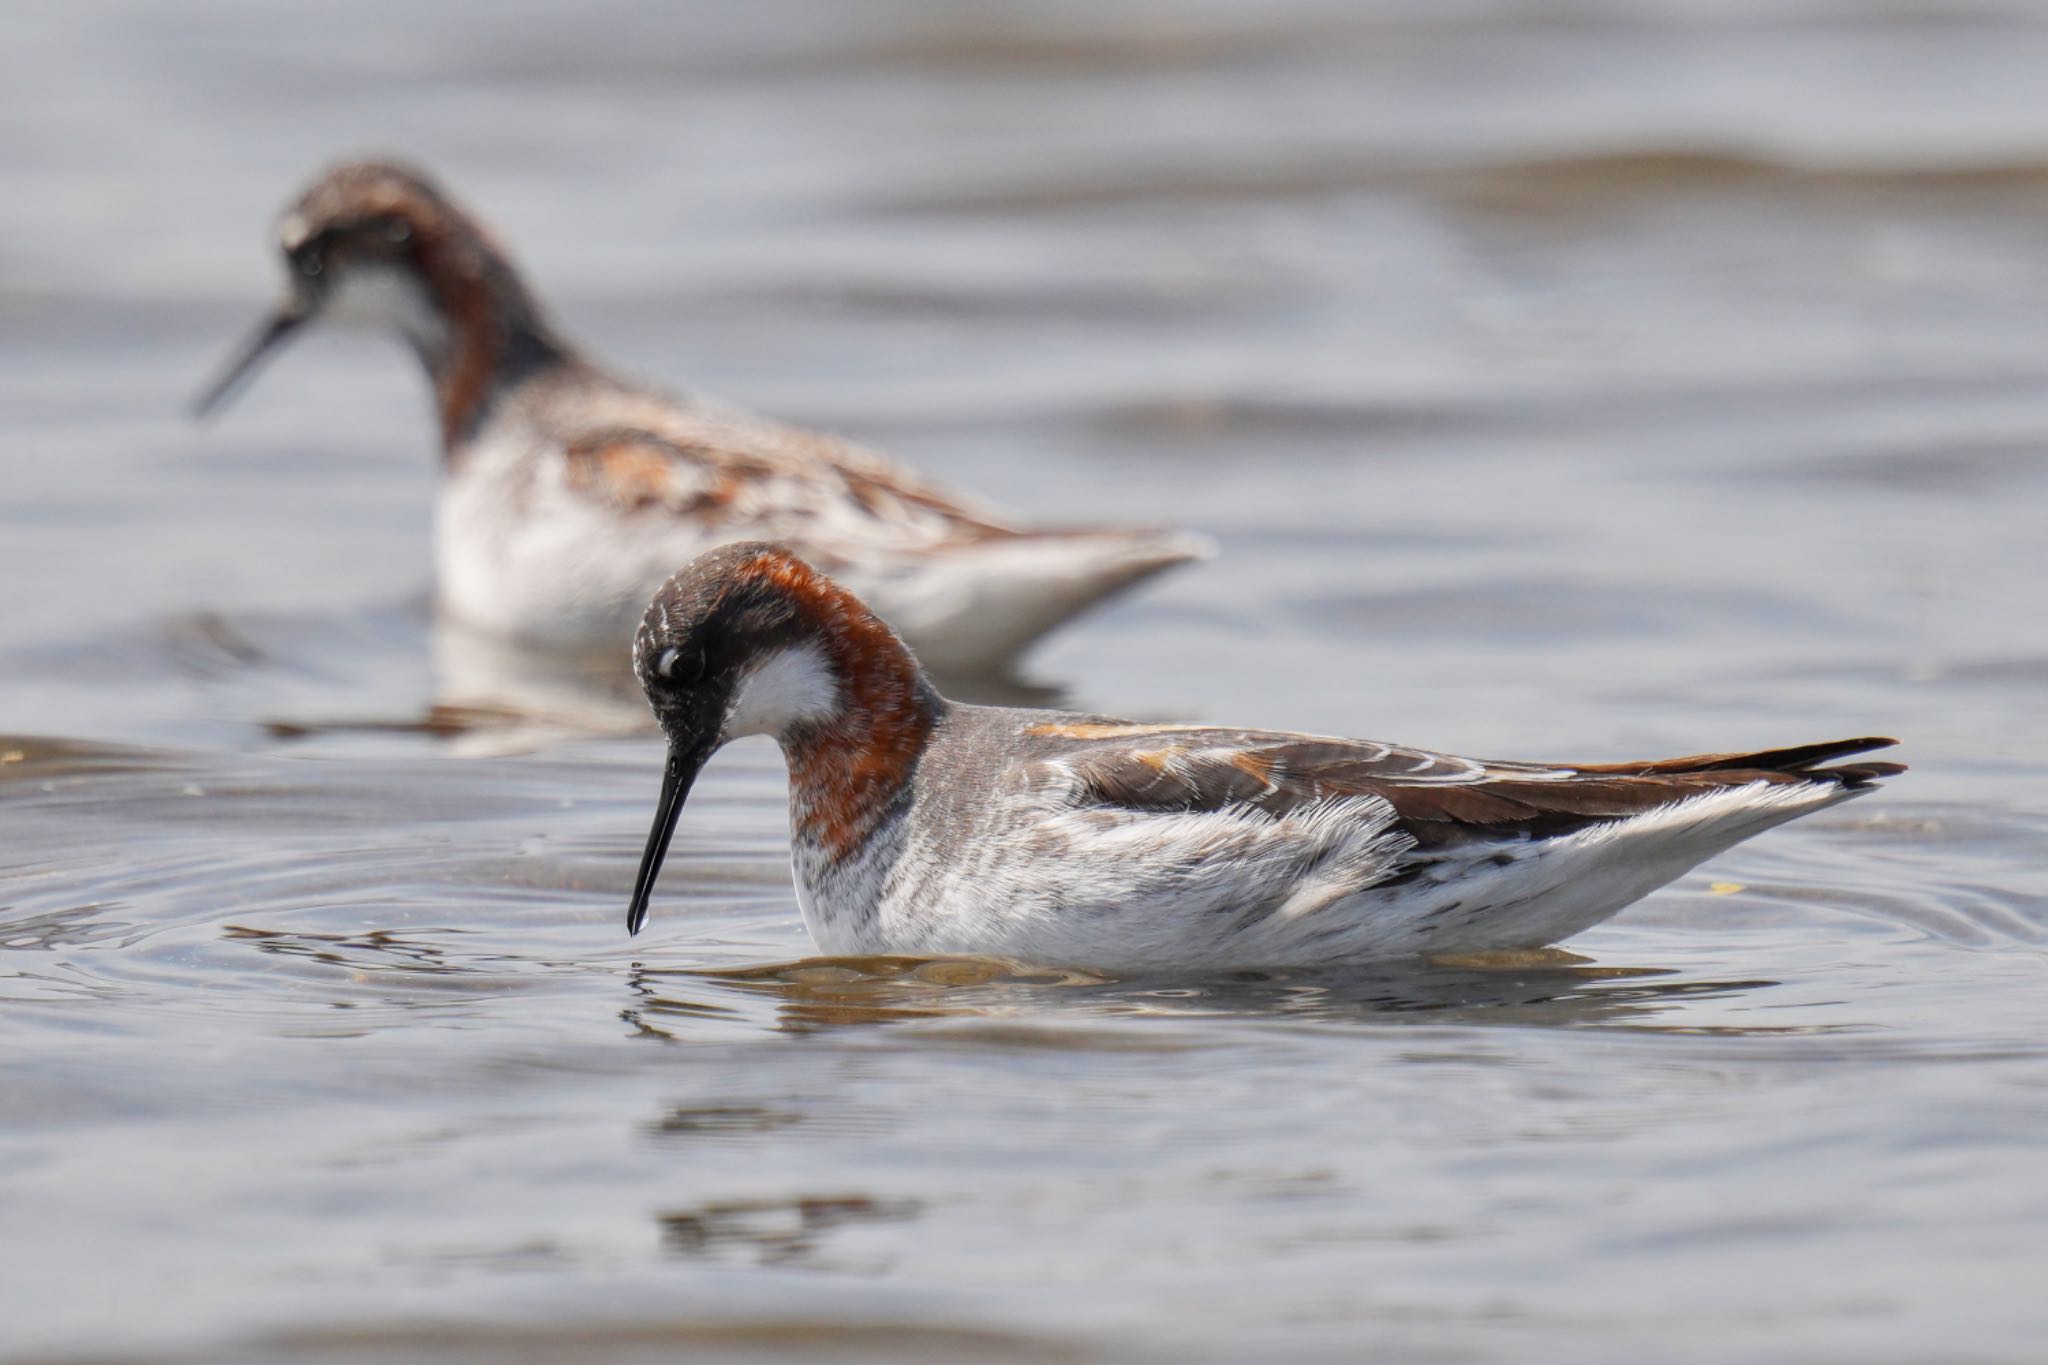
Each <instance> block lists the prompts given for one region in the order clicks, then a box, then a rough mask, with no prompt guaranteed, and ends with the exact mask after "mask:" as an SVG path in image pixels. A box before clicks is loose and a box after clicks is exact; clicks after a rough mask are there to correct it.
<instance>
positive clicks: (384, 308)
mask: <svg viewBox="0 0 2048 1365" xmlns="http://www.w3.org/2000/svg"><path fill="white" fill-rule="evenodd" d="M320 315H321V317H322V319H323V320H326V321H330V322H335V323H339V324H340V325H342V326H344V327H374V328H384V327H396V328H397V329H398V330H399V331H401V332H403V333H405V335H406V337H407V338H408V339H410V340H411V341H412V342H413V343H414V344H415V345H419V346H426V347H428V348H439V347H441V346H443V345H445V344H446V343H447V340H448V336H447V329H446V327H445V326H444V325H443V323H442V321H441V316H440V314H438V313H436V312H435V311H434V306H433V304H432V303H431V302H429V301H428V299H427V292H426V290H425V289H424V288H422V287H421V285H420V282H419V280H418V279H416V278H415V277H414V276H413V275H411V274H409V273H408V272H406V271H403V270H400V269H398V268H397V267H396V266H388V265H362V266H355V267H352V268H351V269H348V270H346V271H343V272H342V274H341V278H339V279H337V280H336V281H335V282H334V287H333V288H332V289H331V290H330V291H329V292H328V295H327V298H326V300H325V301H324V302H323V303H322V305H321V308H320Z"/></svg>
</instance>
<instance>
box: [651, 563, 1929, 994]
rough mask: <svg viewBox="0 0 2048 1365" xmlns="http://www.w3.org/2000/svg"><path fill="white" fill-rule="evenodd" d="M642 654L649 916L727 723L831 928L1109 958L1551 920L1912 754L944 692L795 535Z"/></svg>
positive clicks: (868, 938)
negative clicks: (664, 756)
mask: <svg viewBox="0 0 2048 1365" xmlns="http://www.w3.org/2000/svg"><path fill="white" fill-rule="evenodd" d="M635 665H636V668H637V670H638V672H639V674H640V677H641V680H642V682H643V684H645V686H646V688H647V691H648V696H649V699H650V702H651V703H652V705H653V707H654V710H655V713H656V715H657V717H658V718H659V719H660V720H661V722H662V725H663V728H664V730H665V731H666V732H667V733H668V735H669V740H670V759H669V768H668V775H667V779H666V780H665V782H664V786H663V799H662V804H661V810H660V812H659V814H658V815H657V818H656V824H655V830H654V835H653V837H652V838H651V839H650V843H649V848H648V853H647V857H646V859H644V860H643V865H642V870H641V877H640V880H639V884H638V885H637V887H636V889H635V894H634V902H633V910H632V915H631V921H630V922H631V924H632V926H633V927H635V928H637V927H638V924H639V920H640V917H641V916H642V915H644V913H645V909H646V904H647V897H648V895H649V894H650V892H651V889H652V883H653V877H654V874H655V873H656V872H657V871H658V870H659V866H660V861H661V857H662V854H663V852H664V851H665V849H666V845H667V839H668V835H669V832H670V831H671V830H672V829H673V827H674V823H675V818H676V814H677V811H678V810H679V809H680V806H681V804H682V799H683V797H684V796H686V795H687V792H688V787H689V784H690V781H691V780H692V779H693V778H694V776H695V774H696V772H697V770H698V769H700V768H701V767H702V766H703V763H704V761H705V760H706V759H708V758H709V756H710V754H711V753H712V752H714V751H715V750H716V749H717V748H718V747H719V746H720V745H722V744H723V743H725V742H726V741H727V740H730V739H734V738H738V737H740V736H741V735H746V734H770V735H773V736H775V737H776V738H777V740H778V741H779V742H780V743H781V745H782V748H783V752H784V754H785V756H786V757H787V759H788V761H789V766H790V781H791V788H790V817H791V845H792V862H793V867H794V872H795V878H796V885H797V898H798V902H799V904H800V906H801V908H802V912H803V917H804V922H805V925H806V926H807V928H808V929H809V930H810V933H811V935H812V937H813V938H814V940H815V941H816V942H817V944H818V946H819V947H820V948H821V949H823V950H825V951H827V952H833V953H884V952H886V953H911V954H945V953H977V954H989V955H994V956H1001V957H1010V958H1017V959H1021V960H1025V961H1032V962H1041V963H1058V964H1067V965H1082V966H1095V967H1104V968H1110V969H1120V968H1121V969H1128V968H1140V967H1143V968H1156V967H1185V968H1208V967H1231V966H1286V965H1317V964H1329V963H1337V962H1347V961H1362V960H1369V959H1376V958H1390V957H1402V956H1412V955H1418V954H1438V953H1469V952H1477V951H1487V950H1496V949H1509V948H1534V947H1540V946H1542V945H1545V944H1549V943H1554V942H1557V941H1558V940H1560V939H1563V938H1567V937H1569V936H1571V935H1572V934H1575V933H1577V932H1579V931H1580V930H1583V929H1585V928H1588V927H1589V926H1591V925H1593V924H1596V923H1598V922H1599V921H1601V920H1603V919H1605V918H1607V917H1608V916H1610V915H1612V914H1613V913H1614V912H1615V911H1617V910H1619V909H1621V908H1622V907H1623V906H1625V905H1627V904H1629V903H1630V902H1631V901H1634V900H1636V899H1638V898H1640V897H1641V896H1643V895H1645V894H1647V893H1648V892H1650V891H1652V890H1654V889H1656V888H1657V887H1659V886H1662V885H1664V884H1665V883H1667V882H1669V881H1671V880H1672V879H1673V878H1675V877H1678V876H1680V875H1681V874H1683V873H1684V872H1686V871H1687V870H1689V869H1690V868H1692V867H1694V866H1695V865H1697V864H1698V863H1700V862H1701V861H1703V860H1704V859H1706V858H1708V857H1711V856H1712V855H1714V854H1715V853H1718V852H1720V851H1722V850H1723V849H1726V848H1728V847H1729V846H1731V845H1733V844H1735V843H1737V842H1739V841H1741V840H1743V839H1746V838H1748V837H1750V836H1751V835H1753V834H1756V833H1759V832H1761V831H1762V830H1765V829H1768V828H1770V827H1771V826H1773V825H1777V824H1781V823H1783V822H1784V821H1786V820H1789V819H1792V818H1794V817H1796V816H1799V815H1803V814H1807V813H1809V812H1811V811H1815V810H1820V809H1822V808H1824V807H1827V806H1831V805H1834V804H1836V803H1837V802H1840V801H1843V800H1847V799H1849V798H1850V797H1852V796H1855V795H1857V794H1858V793H1859V792H1861V791H1864V790H1866V789H1867V788H1868V786H1869V784H1871V783H1872V782H1874V781H1875V780H1877V779H1878V778H1881V777H1886V776H1889V775H1891V774H1893V773H1895V772H1898V771H1900V768H1899V766H1898V765H1897V764H1892V763H1882V762H1863V763H1850V764H1843V765H1840V766H1836V767H1822V766H1820V765H1821V764H1823V763H1826V762H1829V761H1830V760H1833V759H1836V758H1840V757H1844V756H1846V755H1850V754H1854V753H1858V752H1861V751H1863V750H1866V749H1870V748H1875V747H1881V746H1883V745H1885V744H1888V743H1890V741H1889V740H1881V739H1862V740H1847V741H1839V742H1835V743H1831V744H1818V745H1811V746H1805V747H1802V748H1797V749H1785V750H1777V751H1771V752H1763V753H1750V754H1720V755H1702V756H1696V757H1690V758H1680V759H1667V760H1662V761H1659V762H1650V763H1636V764H1615V765H1542V764H1525V763H1484V762H1479V761H1476V760H1471V759H1463V758H1455V757H1451V756H1448V755H1443V754H1434V753H1428V752H1425V751H1421V750H1416V749H1408V748H1404V747H1401V746H1398V745H1390V744H1379V743H1373V742H1369V741H1360V740H1346V739H1331V738H1322V737H1317V736H1307V735H1295V734H1284V733H1276V732H1270V731H1257V730H1233V729H1224V728H1219V727H1214V726H1203V725H1148V724H1134V723H1131V722H1126V721H1119V720H1114V719H1111V718H1107V717H1101V716H1091V715H1079V714H1071V713H1063V712H1050V711H1034V710H1017V709H1009V708H998V707H980V706H964V705H958V704H955V703H952V702H948V701H946V700H945V699H944V698H943V697H941V696H940V695H939V694H938V693H937V692H936V691H934V690H933V689H932V687H931V686H930V684H929V683H928V682H927V681H926V680H925V678H924V676H923V674H922V672H921V671H920V670H919V668H918V666H917V664H916V662H915V660H914V659H913V658H912V656H911V655H910V653H909V652H908V651H907V650H906V649H905V648H904V647H903V645H902V644H901V643H900V642H899V641H897V640H896V638H895V637H894V636H893V635H892V634H891V633H890V632H889V630H888V629H887V627H886V626H884V625H882V623H881V622H880V621H879V620H877V619H876V618H875V617H873V616H872V615H870V614H869V613H867V612H866V611H865V610H864V609H863V608H862V607H861V604H860V603H859V602H858V600H857V599H855V598H854V597H853V596H852V595H851V594H850V593H848V592H846V591H845V590H844V589H842V588H840V587H839V586H838V585H836V584H834V583H832V582H831V581H830V580H829V579H826V578H825V577H824V576H822V575H820V574H818V573H816V572H814V571H813V570H811V569H810V568H808V566H806V565H804V564H803V563H802V562H801V561H799V560H797V559H795V558H794V557H793V556H791V555H789V554H788V553H786V552H785V551H782V550H780V549H778V548H775V547H770V546H765V545H749V546H737V547H732V548H729V549H727V550H722V551H720V552H718V553H716V554H713V555H711V556H707V557H706V558H705V559H704V560H701V561H699V562H698V563H696V564H694V565H692V566H691V567H690V568H689V569H687V570H685V571H684V572H683V573H682V574H679V575H677V576H676V577H675V578H674V579H672V580H671V581H670V582H669V583H668V584H667V585H665V586H664V587H663V589H662V590H661V592H660V593H659V594H657V596H656V598H655V601H654V605H653V606H652V607H651V608H650V609H649V611H648V614H647V617H646V619H645V621H644V623H643V625H642V627H641V631H640V634H639V637H638V639H637V641H636V645H635Z"/></svg>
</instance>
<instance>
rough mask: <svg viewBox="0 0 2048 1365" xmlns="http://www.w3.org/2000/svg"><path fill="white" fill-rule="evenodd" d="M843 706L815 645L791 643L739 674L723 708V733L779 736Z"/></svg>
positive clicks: (735, 736) (729, 735) (739, 736)
mask: <svg viewBox="0 0 2048 1365" xmlns="http://www.w3.org/2000/svg"><path fill="white" fill-rule="evenodd" d="M838 711H839V684H838V681H837V680H836V679H835V678H834V677H833V675H832V666H831V665H830V664H828V663H826V662H825V655H824V652H823V651H822V650H820V649H819V647H818V646H817V645H816V644H802V645H791V646H789V647H788V648H785V649H778V650H776V651H775V652H774V653H773V654H770V655H768V656H767V657H765V658H763V659H761V660H760V661H758V662H757V663H755V664H754V665H753V666H752V667H750V668H749V669H748V670H747V671H746V672H745V673H743V674H741V675H740V680H739V685H738V686H737V687H735V688H734V689H733V693H732V704H731V705H729V706H727V707H726V709H725V726H724V732H723V733H724V737H725V738H726V739H742V738H744V737H746V736H747V735H779V734H781V733H782V732H783V731H785V730H787V729H788V728H789V727H790V726H792V725H799V724H802V723H803V722H805V721H821V720H828V719H830V718H831V717H832V716H834V715H835V714H837V713H838Z"/></svg>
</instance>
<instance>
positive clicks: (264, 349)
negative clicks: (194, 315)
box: [192, 300, 313, 417]
mask: <svg viewBox="0 0 2048 1365" xmlns="http://www.w3.org/2000/svg"><path fill="white" fill-rule="evenodd" d="M312 316H313V314H312V313H311V311H309V310H308V309H307V308H306V307H305V306H304V305H303V304H300V303H298V302H296V301H292V300H287V301H286V302H284V303H281V304H279V305H278V307H277V311H276V312H274V313H272V314H271V315H270V316H269V317H267V318H265V319H264V320H263V325H262V326H261V327H258V328H257V329H256V331H255V332H254V333H253V334H251V335H250V337H249V339H248V340H247V341H246V342H244V343H242V349H241V350H239V351H237V352H235V359H234V363H233V364H231V365H228V366H227V367H226V368H224V369H223V370H222V371H221V373H220V378H218V379H216V380H214V381H213V382H212V383H211V384H209V385H207V386H206V388H205V390H204V391H203V392H201V393H200V395H199V397H198V398H197V399H195V400H194V401H193V403H192V415H193V416H194V417H211V416H212V415H213V414H214V412H216V411H217V410H218V409H219V408H220V407H221V406H222V405H223V404H225V403H226V402H227V401H228V400H229V399H230V398H233V397H234V396H235V394H237V393H238V392H240V391H241V388H242V386H243V385H244V384H246V383H247V382H248V381H249V377H250V376H251V375H253V374H255V373H256V367H257V366H258V365H260V364H261V363H262V362H263V361H264V360H265V359H266V358H267V357H268V356H269V355H270V353H271V352H272V351H274V350H276V349H277V348H278V347H279V346H281V345H283V344H284V342H285V341H287V340H289V339H290V337H291V335H292V333H294V332H296V331H298V330H299V328H301V327H303V326H305V325H306V323H307V321H308V320H309V319H310V318H311V317H312Z"/></svg>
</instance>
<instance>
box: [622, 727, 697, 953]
mask: <svg viewBox="0 0 2048 1365" xmlns="http://www.w3.org/2000/svg"><path fill="white" fill-rule="evenodd" d="M706 757H707V756H706V755H704V754H687V755H686V754H684V753H682V752H681V751H680V750H677V749H675V748H673V747H671V748H670V749H669V751H668V763H667V765H666V766H665V767H664V768H663V769H662V772H661V800H660V801H659V802H658V803H657V804H656V805H655V808H654V828H653V829H651V830H649V831H648V833H647V851H646V852H645V853H643V854H641V855H640V875H639V876H638V877H636V878H635V879H634V881H633V900H632V903H631V904H630V905H628V906H627V907H626V932H627V933H629V934H637V933H639V932H640V926H641V925H643V924H645V923H646V922H647V902H648V900H649V899H650V898H651V897H652V896H653V895H654V879H655V878H656V877H659V876H660V875H661V860H662V859H663V858H665V857H667V856H668V841H669V840H670V839H671V838H673V837H674V835H675V832H676V820H677V818H678V817H679V816H681V815H682V813H683V802H684V801H686V800H688V799H689V796H690V786H691V784H692V783H694V782H695V781H696V780H697V774H698V772H699V771H701V770H702V768H703V767H704V759H705V758H706Z"/></svg>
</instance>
